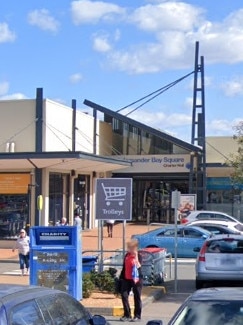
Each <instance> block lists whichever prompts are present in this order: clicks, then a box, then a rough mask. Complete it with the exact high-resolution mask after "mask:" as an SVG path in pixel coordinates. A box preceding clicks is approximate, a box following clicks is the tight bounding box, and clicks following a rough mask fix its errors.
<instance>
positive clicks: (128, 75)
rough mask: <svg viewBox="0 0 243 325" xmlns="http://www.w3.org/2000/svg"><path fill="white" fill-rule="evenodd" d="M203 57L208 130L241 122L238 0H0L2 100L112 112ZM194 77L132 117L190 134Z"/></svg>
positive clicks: (242, 17)
mask: <svg viewBox="0 0 243 325" xmlns="http://www.w3.org/2000/svg"><path fill="white" fill-rule="evenodd" d="M196 40H199V41H200V49H201V55H204V57H205V64H206V66H205V70H206V71H205V73H206V117H207V135H231V134H232V133H233V130H232V127H233V125H235V124H236V123H237V122H238V121H240V120H242V119H243V109H242V103H243V3H242V0H234V1H229V0H214V1H212V0H194V1H193V0H192V1H184V2H183V1H182V2H179V1H163V0H120V1H115V0H113V1H112V0H110V1H105V0H104V1H93V0H92V1H91V0H80V1H67V0H62V1H50V0H49V1H48V0H42V1H40V0H36V1H30V0H25V1H22V2H21V5H20V2H19V0H9V1H1V3H0V66H1V69H0V98H1V99H15V98H33V97H34V96H35V88H36V87H43V88H44V94H45V96H46V97H48V98H51V99H54V100H58V101H60V102H63V103H65V104H68V105H69V104H70V102H71V99H72V98H76V99H77V100H78V106H79V107H80V108H81V109H84V110H87V109H86V108H84V107H83V105H82V102H83V100H84V99H85V98H86V99H89V100H92V101H94V102H97V103H99V104H101V105H104V106H106V107H108V108H111V109H114V110H117V109H119V108H120V107H123V106H125V105H126V104H129V103H130V102H132V101H133V100H136V99H138V98H140V97H142V96H144V95H146V94H147V93H149V92H151V91H153V90H155V89H158V88H160V87H162V86H164V85H166V84H167V83H170V82H172V81H174V80H176V79H178V78H179V77H181V76H183V75H185V74H187V73H188V72H190V71H192V70H193V64H194V62H193V57H194V44H195V41H196ZM191 100H192V80H191V79H187V80H185V81H184V82H182V83H180V84H178V85H177V86H175V87H174V88H172V89H171V90H169V91H168V92H166V93H165V94H164V95H161V96H160V97H158V98H157V99H156V100H154V101H153V102H151V103H149V104H147V105H146V106H144V107H143V108H142V109H140V110H138V111H136V112H135V113H134V114H132V115H130V117H131V118H134V119H137V120H140V121H142V122H143V123H146V124H149V125H151V126H153V127H155V128H160V129H163V130H165V131H167V132H170V133H172V134H174V135H176V136H178V137H180V138H182V139H185V140H189V139H190V123H191Z"/></svg>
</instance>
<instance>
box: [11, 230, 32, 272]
mask: <svg viewBox="0 0 243 325" xmlns="http://www.w3.org/2000/svg"><path fill="white" fill-rule="evenodd" d="M15 249H18V251H19V264H20V270H21V275H29V267H30V266H29V265H30V264H29V260H30V255H29V253H30V238H29V236H27V234H26V231H25V230H24V229H21V230H20V234H19V237H18V239H17V241H16V244H15V247H14V248H13V252H14V251H15ZM25 268H26V273H25Z"/></svg>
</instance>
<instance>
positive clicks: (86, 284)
mask: <svg viewBox="0 0 243 325" xmlns="http://www.w3.org/2000/svg"><path fill="white" fill-rule="evenodd" d="M94 288H95V285H94V283H93V282H92V280H91V274H90V273H87V274H83V298H89V297H90V296H91V294H92V292H93V290H94Z"/></svg>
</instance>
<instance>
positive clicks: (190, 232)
mask: <svg viewBox="0 0 243 325" xmlns="http://www.w3.org/2000/svg"><path fill="white" fill-rule="evenodd" d="M184 236H185V237H189V238H201V237H202V234H201V233H200V231H198V230H195V229H190V228H189V229H184Z"/></svg>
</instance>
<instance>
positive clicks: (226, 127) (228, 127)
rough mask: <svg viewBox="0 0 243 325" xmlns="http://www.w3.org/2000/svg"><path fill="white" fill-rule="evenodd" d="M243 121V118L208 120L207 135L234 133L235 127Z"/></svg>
mask: <svg viewBox="0 0 243 325" xmlns="http://www.w3.org/2000/svg"><path fill="white" fill-rule="evenodd" d="M240 121H242V118H235V119H233V120H227V119H222V120H221V119H215V120H212V121H208V122H207V135H218V136H223V135H232V134H233V133H234V131H233V127H234V126H235V125H237V124H239V122H240Z"/></svg>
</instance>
